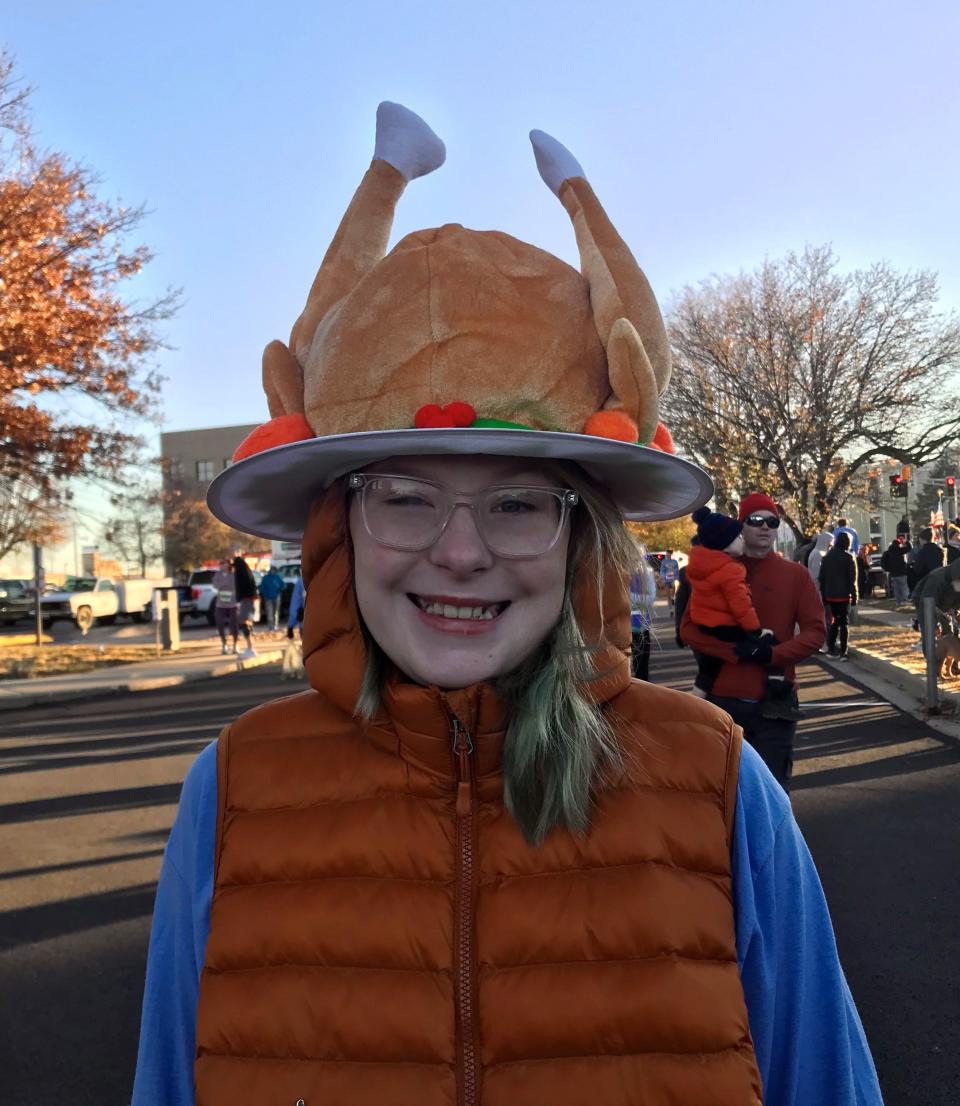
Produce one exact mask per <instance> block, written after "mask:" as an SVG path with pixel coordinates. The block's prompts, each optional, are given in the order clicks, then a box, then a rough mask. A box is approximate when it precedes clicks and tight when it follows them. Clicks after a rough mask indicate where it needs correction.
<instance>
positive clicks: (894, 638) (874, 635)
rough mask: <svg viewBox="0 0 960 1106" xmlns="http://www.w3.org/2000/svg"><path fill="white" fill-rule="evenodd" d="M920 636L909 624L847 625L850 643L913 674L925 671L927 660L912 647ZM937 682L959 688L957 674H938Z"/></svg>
mask: <svg viewBox="0 0 960 1106" xmlns="http://www.w3.org/2000/svg"><path fill="white" fill-rule="evenodd" d="M919 640H920V636H919V634H917V633H915V632H914V631H913V630H911V629H909V628H908V627H900V628H896V629H894V628H888V627H879V626H876V625H873V626H871V625H869V624H867V623H864V624H862V625H860V626H852V627H851V628H850V644H851V645H853V646H854V647H855V648H857V649H862V650H863V651H864V652H865V653H869V654H870V655H871V656H874V657H879V658H880V659H881V660H885V661H888V662H889V663H890V664H895V665H897V667H898V668H903V669H905V670H906V671H907V672H910V673H912V674H913V675H914V676H923V675H925V674H926V671H927V662H926V660H925V659H924V656H923V653H922V651H921V650H919V649H915V648H914V646H915V645H916V643H917V642H918V641H919ZM940 683H941V685H942V686H943V687H945V688H953V689H957V688H960V676H950V677H946V678H944V677H942V676H941V677H940Z"/></svg>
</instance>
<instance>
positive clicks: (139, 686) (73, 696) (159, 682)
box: [0, 649, 283, 712]
mask: <svg viewBox="0 0 960 1106" xmlns="http://www.w3.org/2000/svg"><path fill="white" fill-rule="evenodd" d="M282 659H283V650H282V649H268V650H265V651H264V652H262V653H257V655H256V656H255V657H247V658H245V659H244V660H233V661H218V662H217V663H216V664H214V665H212V666H211V667H209V668H198V669H196V670H195V671H189V672H176V673H171V674H170V675H169V676H145V677H143V678H142V679H137V678H136V677H134V678H133V679H127V680H124V679H118V680H117V682H116V683H115V684H106V685H104V686H103V687H99V688H93V689H90V690H88V691H84V690H83V689H82V688H63V689H58V690H51V691H43V690H42V689H38V690H36V691H30V690H27V689H26V688H25V689H24V690H23V691H22V692H21V691H19V690H15V691H10V692H0V712H2V711H7V710H25V709H27V708H29V707H42V706H47V705H48V704H55V703H63V702H74V703H75V702H80V701H81V700H88V699H102V698H107V697H109V696H111V695H118V694H122V693H123V692H134V693H135V692H139V691H159V690H162V689H163V688H166V687H179V686H181V685H182V684H192V683H198V682H199V681H200V680H215V679H217V678H218V677H220V676H233V675H235V674H236V673H237V672H243V671H245V670H246V669H248V668H259V667H260V666H261V665H264V664H276V663H277V662H278V661H280V660H282ZM25 682H28V681H25ZM7 696H9V698H8V697H7Z"/></svg>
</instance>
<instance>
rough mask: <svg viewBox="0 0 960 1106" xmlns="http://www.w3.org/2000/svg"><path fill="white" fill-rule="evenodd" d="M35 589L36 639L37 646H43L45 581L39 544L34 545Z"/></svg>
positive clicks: (41, 551)
mask: <svg viewBox="0 0 960 1106" xmlns="http://www.w3.org/2000/svg"><path fill="white" fill-rule="evenodd" d="M33 587H34V592H35V600H34V602H35V605H36V608H37V609H36V611H35V616H36V623H35V625H36V637H37V645H42V644H43V605H42V603H41V602H40V599H41V596H42V595H43V589H44V579H43V550H42V549H41V548H40V546H39V545H38V543H37V542H34V543H33Z"/></svg>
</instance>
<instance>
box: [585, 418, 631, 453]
mask: <svg viewBox="0 0 960 1106" xmlns="http://www.w3.org/2000/svg"><path fill="white" fill-rule="evenodd" d="M583 432H584V434H590V435H591V436H592V437H594V438H613V439H615V440H616V441H618V442H631V443H632V444H634V445H636V441H637V437H638V435H639V431H638V429H637V424H636V423H635V422H634V421H633V419H632V418H630V416H629V415H626V414H624V412H623V411H597V412H596V413H595V414H593V415H591V416H590V418H588V419H587V421H586V424H585V425H584V428H583Z"/></svg>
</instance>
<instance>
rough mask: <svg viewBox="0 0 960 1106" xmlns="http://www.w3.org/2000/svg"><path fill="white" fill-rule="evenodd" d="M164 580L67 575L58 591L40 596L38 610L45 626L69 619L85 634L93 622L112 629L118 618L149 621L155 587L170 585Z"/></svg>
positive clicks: (170, 582)
mask: <svg viewBox="0 0 960 1106" xmlns="http://www.w3.org/2000/svg"><path fill="white" fill-rule="evenodd" d="M172 583H173V582H172V581H171V580H169V579H167V580H112V579H109V578H107V577H97V576H68V577H67V579H66V581H65V582H64V585H63V587H62V588H60V589H59V590H58V591H48V592H47V593H46V594H45V595H43V596H42V597H41V600H40V608H41V612H42V615H43V624H44V626H45V627H49V626H51V625H52V624H53V623H54V622H56V621H57V620H58V619H70V620H71V621H73V622H75V623H76V624H77V628H78V629H79V630H80V632H81V633H83V634H85V633H86V632H87V631H88V630H89V629H90V627H91V626H92V625H93V623H94V621H97V622H99V623H101V624H102V625H104V626H111V625H113V623H114V622H116V620H117V616H118V615H127V616H128V617H129V618H131V619H132V620H133V621H134V622H144V621H146V620H147V619H149V618H150V602H151V600H152V598H153V591H154V588H167V587H171V586H172Z"/></svg>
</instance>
